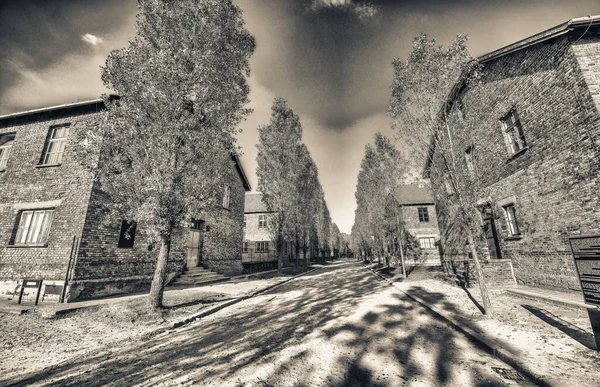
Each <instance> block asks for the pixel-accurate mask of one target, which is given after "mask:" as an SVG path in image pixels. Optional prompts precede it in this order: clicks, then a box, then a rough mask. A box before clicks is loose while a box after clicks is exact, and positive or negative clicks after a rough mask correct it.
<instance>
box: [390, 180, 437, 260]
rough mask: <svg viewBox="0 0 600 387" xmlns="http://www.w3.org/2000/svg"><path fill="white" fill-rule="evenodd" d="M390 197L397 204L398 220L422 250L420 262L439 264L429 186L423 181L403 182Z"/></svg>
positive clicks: (432, 203) (435, 227) (434, 216)
mask: <svg viewBox="0 0 600 387" xmlns="http://www.w3.org/2000/svg"><path fill="white" fill-rule="evenodd" d="M391 197H392V198H393V199H394V201H395V203H396V204H397V205H398V206H399V211H398V214H399V217H400V219H399V220H400V222H401V224H402V225H403V226H404V229H405V230H406V231H407V232H408V233H410V235H412V236H413V237H414V238H415V239H416V240H417V242H418V243H419V247H420V248H421V251H422V254H423V256H422V261H421V262H420V263H421V264H424V265H440V264H441V261H440V253H439V241H440V231H439V228H438V222H437V213H436V209H435V201H434V199H433V195H432V194H431V187H430V185H429V184H427V183H425V182H418V183H413V184H404V185H401V186H399V187H398V188H396V190H394V192H393V193H392V195H391Z"/></svg>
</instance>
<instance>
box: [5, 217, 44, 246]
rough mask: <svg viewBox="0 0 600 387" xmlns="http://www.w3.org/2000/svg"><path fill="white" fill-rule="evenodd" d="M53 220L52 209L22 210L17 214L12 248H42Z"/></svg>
mask: <svg viewBox="0 0 600 387" xmlns="http://www.w3.org/2000/svg"><path fill="white" fill-rule="evenodd" d="M53 218H54V208H47V209H37V210H24V211H21V212H20V213H19V223H18V224H17V235H16V237H15V240H14V241H13V245H14V246H44V245H46V243H47V242H48V234H49V233H50V227H51V225H52V219H53Z"/></svg>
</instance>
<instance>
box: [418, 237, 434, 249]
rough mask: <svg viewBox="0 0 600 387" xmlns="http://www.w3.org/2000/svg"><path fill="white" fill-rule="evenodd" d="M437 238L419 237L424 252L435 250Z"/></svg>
mask: <svg viewBox="0 0 600 387" xmlns="http://www.w3.org/2000/svg"><path fill="white" fill-rule="evenodd" d="M435 242H436V240H435V237H419V247H420V248H421V249H424V250H432V249H435Z"/></svg>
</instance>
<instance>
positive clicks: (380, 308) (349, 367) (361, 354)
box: [17, 262, 523, 387]
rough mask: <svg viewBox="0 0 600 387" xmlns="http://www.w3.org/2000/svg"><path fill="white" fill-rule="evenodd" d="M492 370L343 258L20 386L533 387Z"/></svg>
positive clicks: (470, 347)
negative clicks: (132, 343)
mask: <svg viewBox="0 0 600 387" xmlns="http://www.w3.org/2000/svg"><path fill="white" fill-rule="evenodd" d="M441 301H443V300H441ZM492 367H498V368H504V369H508V368H510V367H508V366H507V365H506V364H504V363H502V362H500V361H499V360H497V359H495V358H494V357H492V356H490V355H488V354H487V353H485V352H483V351H482V350H480V349H479V348H477V347H476V346H475V345H474V344H472V343H471V342H469V341H467V340H466V339H465V338H464V337H463V336H462V335H461V334H460V333H458V332H456V331H454V330H452V329H451V328H449V327H448V326H446V325H445V324H444V323H442V322H439V321H438V320H436V319H435V318H434V317H432V316H431V315H430V314H429V313H428V312H427V311H426V310H425V309H424V308H423V307H421V306H420V305H418V304H416V303H414V302H413V301H411V300H410V299H409V298H407V297H406V296H405V295H403V294H401V293H400V292H398V291H397V290H395V289H394V288H393V287H391V286H389V285H388V284H387V283H386V282H385V281H382V280H380V279H379V278H377V277H376V276H374V275H373V274H372V273H371V272H369V271H367V270H366V269H364V268H362V267H361V266H360V265H358V264H357V263H353V262H345V263H344V262H342V263H337V264H333V265H330V266H326V267H323V268H321V269H319V270H317V271H315V272H312V273H309V274H308V275H306V276H303V277H299V278H297V279H294V280H292V281H290V282H288V283H286V284H284V285H282V286H279V287H277V288H274V289H272V290H271V291H269V292H266V293H263V294H261V295H260V296H256V297H254V298H251V299H248V300H245V301H242V302H240V303H238V304H236V305H233V306H231V307H228V308H226V309H223V310H221V311H219V312H217V313H215V314H213V315H211V316H208V317H205V318H204V319H202V320H199V321H197V322H194V323H192V324H189V325H186V326H184V327H181V328H179V329H176V330H174V331H170V332H168V333H164V334H161V335H159V336H155V337H154V338H152V339H150V340H148V341H146V342H141V343H138V344H136V345H135V346H131V347H127V348H120V349H117V348H115V349H114V350H113V352H112V353H110V354H108V355H107V354H102V355H99V356H95V357H89V358H85V359H79V360H78V361H75V362H71V363H67V364H63V365H60V366H57V367H55V368H54V369H52V370H50V371H47V372H45V373H39V374H35V375H30V376H29V377H28V378H27V379H25V380H22V381H20V382H19V383H17V385H55V386H105V385H111V386H135V385H143V386H150V385H152V386H154V385H158V386H171V385H176V386H196V385H200V386H221V385H225V386H403V385H405V386H439V385H443V386H446V385H447V386H461V387H462V386H513V385H523V382H522V381H521V382H518V383H519V384H517V382H514V381H511V380H509V379H503V378H502V377H501V376H500V374H499V373H497V372H495V371H494V370H493V369H492Z"/></svg>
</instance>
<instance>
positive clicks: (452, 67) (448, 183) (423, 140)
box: [389, 34, 493, 315]
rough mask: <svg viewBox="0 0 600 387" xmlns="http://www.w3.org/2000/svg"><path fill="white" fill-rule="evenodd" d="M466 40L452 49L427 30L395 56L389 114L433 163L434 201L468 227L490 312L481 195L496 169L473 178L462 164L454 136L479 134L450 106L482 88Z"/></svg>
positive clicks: (418, 156) (424, 160) (420, 159)
mask: <svg viewBox="0 0 600 387" xmlns="http://www.w3.org/2000/svg"><path fill="white" fill-rule="evenodd" d="M466 42H467V38H466V37H464V36H457V37H456V38H455V39H454V41H453V42H452V43H451V44H450V45H449V46H448V47H442V46H439V45H437V44H436V42H435V40H434V39H430V38H429V37H428V36H427V35H426V34H422V35H420V36H418V37H417V38H415V41H414V43H413V49H412V52H411V54H410V55H409V57H408V59H407V60H406V61H402V60H400V59H395V60H394V63H393V64H394V80H393V83H392V87H391V93H392V99H391V102H390V108H389V114H390V116H392V117H393V118H395V119H396V121H395V123H394V125H393V127H394V129H395V130H396V132H397V134H398V136H399V137H400V138H401V139H402V140H403V141H405V142H406V143H408V144H409V145H410V146H411V149H412V151H413V152H412V154H413V158H412V161H413V162H415V163H416V164H417V165H419V167H421V168H422V167H423V166H424V165H425V164H427V165H429V166H430V175H431V179H432V183H433V188H434V190H435V193H436V200H437V201H438V204H441V205H439V206H438V207H441V208H443V209H444V211H446V212H448V214H446V215H447V217H448V218H452V219H454V223H456V224H460V227H461V228H462V230H463V231H464V234H465V235H466V240H467V243H468V245H469V249H470V252H471V255H472V257H473V261H474V264H475V271H476V275H477V279H478V282H479V286H480V291H481V296H482V299H483V304H484V309H485V312H486V314H488V315H491V313H492V306H491V302H490V298H489V293H488V290H487V287H486V283H485V278H484V276H483V273H482V270H481V264H480V260H479V256H480V251H479V245H480V241H481V239H482V224H481V215H480V213H479V208H478V205H477V198H478V196H479V195H478V193H481V191H480V188H481V186H480V185H479V182H480V181H482V180H485V175H486V174H489V173H491V172H492V170H493V165H489V164H488V165H486V167H485V168H480V169H479V170H478V173H479V175H478V177H479V178H473V177H474V171H469V170H467V168H464V166H463V163H461V162H460V159H462V158H464V153H465V150H460V151H459V150H457V149H456V146H455V144H456V141H457V139H458V138H457V137H455V135H457V134H458V136H462V137H465V136H473V135H475V133H478V132H473V131H471V130H470V129H469V125H470V124H469V122H468V121H467V120H464V116H463V114H462V112H461V111H460V109H459V110H453V106H451V101H452V99H453V98H454V96H455V95H456V94H457V93H460V92H461V90H464V88H478V87H479V86H480V75H481V71H480V70H481V68H480V66H479V65H478V64H477V63H476V62H475V61H474V60H473V58H472V57H471V55H470V53H469V50H468V48H467V46H466ZM485 103H486V101H479V102H478V104H479V109H477V108H474V107H469V110H470V111H471V113H470V114H471V115H472V116H473V117H474V116H477V115H478V114H479V113H481V112H482V111H484V110H485V107H483V106H482V105H483V104H485ZM455 113H456V114H455ZM451 122H452V125H453V126H454V128H453V130H451V129H450V123H451ZM481 134H482V135H483V136H486V134H483V133H481ZM478 143H480V144H485V143H489V142H488V141H478ZM481 151H482V149H479V150H478V152H481ZM467 153H468V151H467ZM484 153H485V151H484ZM434 158H435V159H434Z"/></svg>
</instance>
